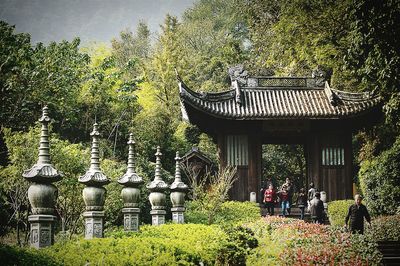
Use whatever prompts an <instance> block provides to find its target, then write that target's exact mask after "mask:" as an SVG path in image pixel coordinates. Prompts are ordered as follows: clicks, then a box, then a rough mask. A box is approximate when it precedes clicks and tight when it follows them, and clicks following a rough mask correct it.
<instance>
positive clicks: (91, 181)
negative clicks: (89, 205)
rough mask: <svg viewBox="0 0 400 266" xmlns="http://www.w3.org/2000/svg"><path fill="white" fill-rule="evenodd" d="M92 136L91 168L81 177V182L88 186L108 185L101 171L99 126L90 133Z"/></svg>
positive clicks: (96, 125) (95, 124)
mask: <svg viewBox="0 0 400 266" xmlns="http://www.w3.org/2000/svg"><path fill="white" fill-rule="evenodd" d="M90 136H92V147H91V152H90V167H89V170H88V171H87V172H86V173H85V174H84V175H83V176H81V177H79V182H80V183H83V184H86V185H97V186H101V185H106V184H108V183H109V182H110V180H109V179H108V178H107V176H106V175H105V174H104V173H103V172H102V171H101V169H100V156H99V139H98V137H99V136H100V133H99V131H98V124H97V123H94V124H93V131H92V132H91V133H90Z"/></svg>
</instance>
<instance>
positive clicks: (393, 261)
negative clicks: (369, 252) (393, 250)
mask: <svg viewBox="0 0 400 266" xmlns="http://www.w3.org/2000/svg"><path fill="white" fill-rule="evenodd" d="M382 262H383V265H385V266H399V265H400V257H399V256H393V257H385V256H384V257H383V260H382Z"/></svg>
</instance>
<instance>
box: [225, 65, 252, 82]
mask: <svg viewBox="0 0 400 266" xmlns="http://www.w3.org/2000/svg"><path fill="white" fill-rule="evenodd" d="M228 73H229V77H230V78H231V82H232V83H233V82H234V81H238V82H239V83H240V84H241V85H246V84H247V78H248V77H249V73H248V72H247V70H245V69H244V66H243V65H242V64H239V65H235V66H231V67H229V68H228Z"/></svg>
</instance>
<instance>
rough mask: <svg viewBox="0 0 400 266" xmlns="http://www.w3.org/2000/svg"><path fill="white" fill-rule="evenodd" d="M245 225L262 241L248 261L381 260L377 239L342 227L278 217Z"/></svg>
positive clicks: (321, 262) (342, 262)
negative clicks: (350, 232)
mask: <svg viewBox="0 0 400 266" xmlns="http://www.w3.org/2000/svg"><path fill="white" fill-rule="evenodd" d="M246 226H247V227H249V228H250V229H251V230H253V231H254V236H255V237H256V238H257V240H258V242H259V245H258V247H257V248H255V249H254V250H253V251H252V253H251V254H250V255H249V256H248V260H247V264H248V265H366V264H370V265H378V264H379V263H380V260H381V254H380V253H379V251H378V250H377V244H376V243H375V242H374V241H372V240H371V239H370V238H369V237H367V236H362V235H361V236H360V235H356V236H353V235H351V234H349V233H347V232H345V231H344V229H343V228H342V229H339V228H337V227H329V226H324V225H319V224H310V223H305V222H304V221H301V220H289V219H286V218H279V217H268V218H262V219H260V220H259V221H257V222H254V223H249V224H247V225H246Z"/></svg>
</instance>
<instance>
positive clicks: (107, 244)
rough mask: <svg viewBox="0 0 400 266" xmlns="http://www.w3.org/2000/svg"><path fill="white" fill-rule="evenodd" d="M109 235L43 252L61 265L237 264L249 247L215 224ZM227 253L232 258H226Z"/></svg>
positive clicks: (143, 228) (163, 226) (180, 225)
mask: <svg viewBox="0 0 400 266" xmlns="http://www.w3.org/2000/svg"><path fill="white" fill-rule="evenodd" d="M237 234H238V235H240V234H239V233H237ZM108 235H109V236H110V237H108V238H103V239H92V240H83V239H79V240H75V241H69V242H67V243H65V242H64V243H61V244H58V243H56V244H55V245H54V246H52V247H50V248H48V249H45V250H43V251H42V252H44V253H45V254H47V255H50V256H52V257H53V258H55V259H57V260H58V261H59V262H60V263H62V264H64V265H84V264H86V263H90V264H91V265H199V264H201V263H203V264H204V265H215V264H217V265H240V264H241V263H240V262H244V261H245V258H246V254H247V250H246V248H247V246H246V245H249V243H250V244H251V239H250V237H248V236H247V237H245V235H246V232H242V233H241V235H242V239H247V240H243V242H238V243H234V242H230V239H234V238H235V237H233V236H228V234H227V233H225V232H224V231H223V230H222V229H221V228H220V227H219V226H216V225H212V226H207V225H196V224H165V225H162V226H150V225H146V226H142V227H141V232H139V233H136V232H132V233H122V232H121V231H115V232H112V233H111V232H110V233H109V234H108ZM239 238H240V237H236V239H239ZM227 251H228V252H230V253H229V254H231V255H232V254H233V255H234V256H226V253H225V252H227Z"/></svg>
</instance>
